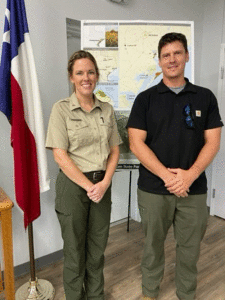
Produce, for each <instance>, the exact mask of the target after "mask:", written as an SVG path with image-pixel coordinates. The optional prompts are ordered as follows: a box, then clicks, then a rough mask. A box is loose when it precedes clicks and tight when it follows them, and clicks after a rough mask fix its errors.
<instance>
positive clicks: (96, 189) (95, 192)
mask: <svg viewBox="0 0 225 300" xmlns="http://www.w3.org/2000/svg"><path fill="white" fill-rule="evenodd" d="M109 185H110V184H109V183H107V182H105V181H104V180H102V181H100V182H98V183H96V184H94V185H93V186H92V187H90V188H89V189H88V190H87V195H88V197H89V198H90V199H91V200H92V201H93V202H95V203H99V202H100V201H101V200H102V198H103V196H104V195H105V192H106V190H107V189H108V187H109Z"/></svg>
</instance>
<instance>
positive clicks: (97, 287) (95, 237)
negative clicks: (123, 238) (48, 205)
mask: <svg viewBox="0 0 225 300" xmlns="http://www.w3.org/2000/svg"><path fill="white" fill-rule="evenodd" d="M56 212H57V216H58V219H59V223H60V225H61V231H62V238H63V241H64V246H63V254H64V269H63V283H64V290H65V294H66V299H67V300H83V299H88V300H92V299H93V300H94V299H95V300H103V299H104V277H103V267H104V251H105V248H106V244H107V240H108V235H109V224H110V213H111V187H110V188H109V189H108V190H107V191H106V193H105V195H104V197H103V199H102V200H101V202H100V203H98V204H97V203H94V202H93V201H91V200H90V199H89V198H88V196H87V192H86V191H85V190H84V189H82V188H81V187H80V186H78V185H77V184H75V183H74V182H72V181H71V180H70V179H69V178H68V177H66V176H65V175H64V174H63V172H60V173H59V175H58V177H57V182H56Z"/></svg>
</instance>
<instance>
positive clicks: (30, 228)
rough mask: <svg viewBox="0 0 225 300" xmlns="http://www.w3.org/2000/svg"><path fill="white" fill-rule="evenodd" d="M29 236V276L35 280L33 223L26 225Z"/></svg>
mask: <svg viewBox="0 0 225 300" xmlns="http://www.w3.org/2000/svg"><path fill="white" fill-rule="evenodd" d="M28 237H29V252H30V277H31V281H35V279H36V276H35V261H34V238H33V223H30V224H29V225H28Z"/></svg>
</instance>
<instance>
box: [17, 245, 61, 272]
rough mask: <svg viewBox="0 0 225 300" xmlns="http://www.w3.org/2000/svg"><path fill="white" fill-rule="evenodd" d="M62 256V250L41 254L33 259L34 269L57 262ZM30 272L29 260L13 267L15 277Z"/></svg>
mask: <svg viewBox="0 0 225 300" xmlns="http://www.w3.org/2000/svg"><path fill="white" fill-rule="evenodd" d="M62 258H63V250H59V251H56V252H53V253H50V254H48V255H45V256H42V257H40V258H37V259H35V269H36V270H40V269H42V268H44V267H47V266H48V265H51V264H52V263H55V262H57V261H58V260H60V259H62ZM28 273H30V262H26V263H24V264H21V265H18V266H16V267H15V268H14V275H15V277H19V276H22V275H26V274H28Z"/></svg>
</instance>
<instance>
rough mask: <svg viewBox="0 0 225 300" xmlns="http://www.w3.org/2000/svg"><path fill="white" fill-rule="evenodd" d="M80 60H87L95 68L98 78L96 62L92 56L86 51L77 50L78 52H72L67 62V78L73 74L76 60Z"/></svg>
mask: <svg viewBox="0 0 225 300" xmlns="http://www.w3.org/2000/svg"><path fill="white" fill-rule="evenodd" d="M81 58H88V59H90V60H91V61H92V62H93V64H94V66H95V71H96V73H97V75H98V77H99V69H98V66H97V62H96V60H95V58H94V56H93V55H92V54H91V53H90V52H88V51H84V50H79V51H76V52H74V53H73V54H72V55H71V57H70V59H69V61H68V66H67V71H68V75H69V78H70V77H71V76H72V74H73V66H74V63H75V61H76V60H78V59H81Z"/></svg>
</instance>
